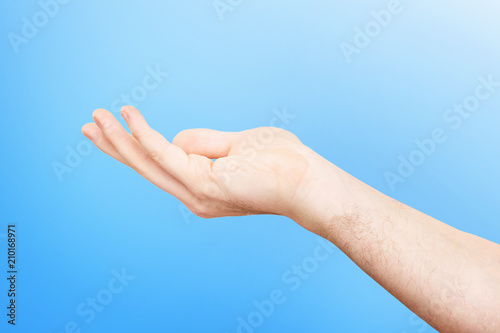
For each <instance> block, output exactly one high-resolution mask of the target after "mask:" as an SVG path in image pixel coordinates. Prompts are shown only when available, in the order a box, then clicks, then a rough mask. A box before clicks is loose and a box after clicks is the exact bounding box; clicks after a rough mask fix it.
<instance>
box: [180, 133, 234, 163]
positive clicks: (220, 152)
mask: <svg viewBox="0 0 500 333" xmlns="http://www.w3.org/2000/svg"><path fill="white" fill-rule="evenodd" d="M238 135H239V133H236V132H221V131H215V130H211V129H189V130H185V131H182V132H180V133H179V134H177V136H176V137H175V138H174V140H173V141H172V143H173V144H174V145H176V146H178V147H180V148H182V150H184V151H185V152H186V154H197V155H202V156H206V157H208V158H210V159H212V158H221V157H226V156H228V154H229V152H230V151H231V147H232V145H234V144H235V142H236V140H237V138H238Z"/></svg>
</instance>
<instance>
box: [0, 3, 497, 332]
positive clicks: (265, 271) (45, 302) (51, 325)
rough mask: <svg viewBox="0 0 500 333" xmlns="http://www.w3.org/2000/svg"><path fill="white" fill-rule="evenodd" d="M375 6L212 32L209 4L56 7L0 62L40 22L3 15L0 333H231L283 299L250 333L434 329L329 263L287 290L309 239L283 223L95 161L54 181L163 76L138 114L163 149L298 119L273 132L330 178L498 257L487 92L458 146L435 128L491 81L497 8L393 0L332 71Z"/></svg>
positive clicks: (284, 15)
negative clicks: (200, 209) (479, 243)
mask: <svg viewBox="0 0 500 333" xmlns="http://www.w3.org/2000/svg"><path fill="white" fill-rule="evenodd" d="M233 3H235V2H233ZM387 4H388V1H355V2H353V1H325V0H312V1H293V0H292V1H290V0H289V1H282V0H276V1H272V2H270V1H264V0H253V1H243V2H241V3H240V4H236V5H235V6H233V7H234V8H233V10H232V11H228V12H226V13H225V15H224V16H223V19H221V17H220V16H219V15H218V13H217V11H216V10H215V9H214V6H213V4H212V1H210V0H206V1H187V0H185V1H117V0H114V1H106V2H105V3H103V1H70V2H69V3H67V4H64V5H60V8H59V9H58V11H57V13H55V15H54V16H53V17H50V18H49V20H48V22H42V23H46V24H45V25H43V26H42V27H40V28H39V29H38V32H37V33H36V34H35V35H34V36H32V38H29V39H27V43H23V44H22V45H19V48H18V52H15V48H14V47H13V46H12V44H11V43H10V42H9V37H8V36H9V33H15V34H19V35H20V34H21V30H22V28H23V24H24V23H23V17H26V18H27V19H28V20H29V21H31V22H33V19H34V18H33V16H34V15H35V16H36V14H37V13H38V12H39V11H40V10H41V7H40V4H39V3H38V2H37V1H34V0H29V1H17V2H9V3H8V4H7V3H5V2H4V3H3V4H2V5H1V6H2V10H0V29H1V35H2V36H3V37H2V38H1V39H0V51H1V57H2V61H1V63H0V66H1V74H2V90H1V99H0V110H1V120H2V125H1V130H0V142H1V151H2V163H1V164H0V182H1V183H0V185H1V189H2V191H1V205H2V206H1V207H2V209H1V219H0V220H1V224H0V227H1V229H0V242H1V243H0V247H1V249H2V250H1V251H0V252H1V253H5V252H6V241H5V232H6V228H7V225H8V224H12V223H15V224H16V225H17V230H18V231H17V232H18V263H19V264H18V269H19V272H20V273H19V275H18V286H17V287H18V298H17V303H18V308H17V311H18V318H17V326H16V327H15V328H14V329H13V328H12V327H10V325H7V324H6V316H5V314H4V313H5V312H6V310H2V311H1V312H2V313H1V317H0V318H2V319H1V322H0V328H1V331H2V332H4V331H5V332H10V331H15V330H17V331H18V332H52V333H60V332H65V325H66V324H67V323H68V322H75V323H77V325H78V327H79V329H81V331H82V332H236V331H237V326H238V322H237V318H238V317H242V318H247V316H248V315H249V314H251V313H252V312H253V311H255V307H254V305H253V302H254V301H262V300H264V299H266V298H269V295H270V292H271V291H272V290H274V289H280V290H282V291H283V292H284V293H285V296H286V302H285V303H283V304H281V305H279V306H278V307H277V308H276V309H275V311H274V313H273V314H272V315H271V316H270V317H269V318H265V321H264V323H263V324H262V325H261V326H260V327H258V328H255V330H254V331H255V332H345V331H353V332H354V331H368V330H369V331H370V332H397V333H403V332H407V333H412V332H432V331H433V330H432V329H431V328H430V327H429V326H427V325H426V324H423V323H422V321H421V320H419V319H418V318H416V317H415V316H413V315H412V313H411V312H410V311H409V310H408V309H406V308H405V307H404V306H403V305H402V304H401V303H399V302H398V301H397V300H396V299H394V298H393V297H392V296H391V295H389V294H388V293H387V292H386V291H385V290H384V289H382V288H381V287H380V286H378V285H377V284H376V283H375V282H374V281H372V280H371V279H370V278H369V277H368V276H367V275H366V274H364V273H363V272H362V271H361V270H360V269H359V268H357V266H356V265H354V264H353V263H352V262H350V260H349V259H348V258H347V257H346V256H344V255H343V254H342V253H341V252H340V251H339V250H335V252H334V253H333V255H332V256H331V257H330V258H329V259H328V260H327V261H325V262H322V263H320V265H319V267H318V269H317V270H316V271H315V272H314V273H312V274H311V276H310V278H309V279H307V280H306V281H303V283H302V285H301V287H300V288H299V289H298V290H296V291H295V292H292V291H291V290H290V285H288V284H286V283H284V281H283V279H282V275H283V274H284V272H286V271H287V270H289V269H290V267H291V266H292V265H294V264H300V263H301V262H302V261H303V260H304V259H305V258H308V257H310V256H311V255H312V254H313V251H314V249H315V248H316V246H317V236H315V235H313V234H311V233H309V232H307V231H305V230H303V229H302V228H301V227H299V226H297V225H296V224H295V223H293V222H292V221H289V220H287V219H286V218H282V217H275V216H257V217H245V218H224V219H217V220H208V221H205V220H202V219H200V218H198V217H196V216H194V215H190V214H187V213H186V212H185V210H184V209H183V208H182V206H181V205H180V204H179V202H178V201H177V200H176V199H175V198H173V197H171V196H169V195H167V194H166V193H164V192H162V191H161V190H159V189H157V188H156V187H154V186H152V185H150V184H149V183H148V182H147V181H146V180H144V179H142V178H141V177H140V176H138V175H137V174H135V173H134V171H132V170H130V169H129V168H127V167H125V166H123V165H121V164H119V163H118V162H116V161H114V160H112V159H111V158H109V157H108V156H106V155H105V154H103V153H101V152H100V151H98V150H97V149H96V148H94V149H93V150H92V151H91V152H90V153H88V152H85V154H84V156H81V160H77V161H76V162H75V161H74V162H75V163H74V164H73V165H75V164H77V165H76V166H74V167H69V169H70V170H71V172H68V173H64V174H63V175H62V177H61V178H62V179H59V178H58V176H57V174H56V172H55V171H54V168H53V166H54V163H61V164H66V157H67V154H68V151H67V149H68V147H69V149H73V150H76V149H77V147H80V148H82V147H88V140H87V139H85V138H84V137H83V135H82V134H81V132H80V128H81V126H82V125H83V124H84V123H86V122H89V121H91V113H92V111H93V110H94V109H96V108H100V107H103V108H107V109H110V108H111V107H112V103H113V101H115V100H116V99H117V98H120V96H121V95H122V94H130V93H131V91H132V90H133V89H134V88H136V87H137V86H140V85H141V84H142V80H143V78H144V77H145V76H146V75H147V73H148V72H147V68H148V66H151V67H152V68H155V67H156V66H157V65H158V66H160V67H161V69H162V70H163V71H166V72H168V73H169V76H168V77H167V78H166V79H165V80H164V81H163V82H162V83H160V84H159V85H158V87H157V88H156V89H154V90H152V91H148V94H147V96H146V98H144V99H143V100H141V101H139V102H138V103H135V104H136V105H137V106H138V107H139V109H140V110H141V111H142V112H143V113H144V114H145V116H146V117H147V119H148V120H149V122H150V124H152V126H153V127H155V128H156V129H157V130H159V131H160V132H162V133H163V134H164V135H165V136H166V137H167V138H168V139H172V138H173V137H174V136H175V134H176V133H178V132H179V131H181V130H183V129H186V128H196V127H206V128H214V129H219V130H232V131H237V130H244V129H248V128H253V127H258V126H267V125H269V123H270V121H271V119H272V118H273V117H274V111H275V110H283V109H284V108H286V110H287V112H288V113H292V114H293V115H295V116H296V117H295V118H294V119H293V120H291V121H290V122H289V123H288V124H286V126H285V128H286V129H288V130H290V131H292V132H294V133H295V134H297V135H298V136H299V137H300V138H301V139H302V140H303V142H304V143H306V144H307V145H309V146H310V147H312V148H313V149H314V150H316V151H317V152H319V153H320V154H322V155H323V156H325V157H326V158H328V159H329V160H331V161H332V162H334V163H336V164H337V165H338V166H340V167H341V168H343V169H344V170H346V171H347V172H349V173H351V174H353V175H354V176H356V177H358V178H360V179H361V180H363V181H365V182H366V183H368V184H370V185H371V186H373V187H375V188H377V189H379V190H380V191H382V192H384V193H386V194H388V195H391V196H393V197H394V198H396V199H398V200H401V201H403V202H405V203H406V204H409V205H411V206H413V207H415V208H417V209H420V210H422V211H424V212H426V213H427V214H429V215H432V216H434V217H436V218H438V219H440V220H442V221H445V222H446V223H449V224H451V225H453V226H455V227H457V228H460V229H462V230H464V231H467V232H471V233H474V234H477V235H479V236H482V237H486V238H488V239H490V240H492V241H495V242H500V228H499V226H498V221H499V218H500V213H499V211H498V194H497V193H498V185H499V184H500V176H499V174H498V170H500V158H499V157H498V156H499V155H498V148H499V144H500V132H499V131H498V125H499V121H500V113H499V112H498V106H499V100H500V89H499V91H497V92H495V93H494V94H493V95H492V96H491V98H489V99H488V100H486V101H484V102H482V103H481V106H480V108H479V109H478V110H477V111H476V112H474V113H473V114H472V116H471V117H470V118H468V119H466V120H464V122H463V125H462V126H461V127H460V128H459V129H457V130H454V129H453V128H452V127H451V126H450V124H449V123H447V122H445V121H444V120H443V114H444V113H445V112H446V110H447V109H449V108H450V107H452V106H453V105H454V104H456V103H461V102H462V101H463V100H464V99H465V98H466V97H467V96H469V95H471V94H472V93H474V90H475V88H476V87H477V86H478V84H479V81H478V77H480V76H484V77H487V76H488V75H493V77H494V78H496V79H499V80H500V63H499V61H498V59H499V56H500V44H499V42H498V29H499V28H500V21H498V14H499V8H500V6H499V5H498V4H496V3H495V2H492V1H474V2H465V1H451V0H448V1H433V2H431V1H409V0H402V1H401V7H402V8H403V10H402V11H401V12H400V13H399V14H398V15H394V17H393V19H392V21H391V23H390V24H389V25H388V26H387V27H385V28H384V29H383V30H382V31H381V32H380V34H378V36H376V37H375V38H373V39H372V41H371V43H370V45H369V46H368V47H366V48H364V49H362V50H361V51H360V53H359V54H356V55H354V56H353V57H352V61H351V62H350V63H349V62H347V61H346V58H345V57H344V55H343V53H342V51H341V48H340V45H341V43H342V42H348V43H351V44H352V43H353V40H354V36H355V28H356V27H360V28H364V27H365V25H366V24H367V23H368V22H370V21H371V20H373V18H372V16H371V15H370V12H371V11H372V10H381V9H383V8H386V7H387ZM38 19H43V17H42V16H41V17H39V18H38ZM11 36H12V35H11ZM273 110H274V111H273ZM434 128H442V129H443V130H445V132H446V134H447V137H448V139H447V141H446V142H445V143H443V144H441V145H439V146H438V147H437V149H436V152H435V153H434V154H432V155H431V156H429V157H428V158H427V159H426V161H425V163H424V164H423V165H421V166H419V167H418V168H416V170H415V172H414V174H413V175H411V177H408V178H407V179H406V181H405V182H404V183H401V184H398V185H397V186H396V188H395V189H394V190H392V189H391V188H390V187H389V185H388V183H387V182H386V179H385V177H384V174H385V173H386V172H388V171H390V172H396V169H397V167H398V164H399V161H398V157H399V156H400V155H402V156H405V157H408V156H409V154H410V153H411V152H412V151H413V150H414V149H416V146H415V143H414V141H415V140H416V139H424V138H428V137H429V136H430V133H431V132H432V130H433V129H434ZM2 256H4V255H2ZM0 260H1V263H2V264H1V267H2V268H1V269H2V273H1V274H2V275H1V276H4V274H5V270H6V259H4V258H0ZM122 268H124V269H125V270H126V272H127V274H129V275H133V276H134V277H135V279H134V280H132V281H130V283H129V284H128V285H127V286H126V288H125V289H123V291H122V292H121V293H119V294H116V295H114V297H113V300H112V301H111V302H110V303H109V304H108V305H106V306H105V307H104V309H103V310H102V311H101V312H98V313H96V316H95V319H94V320H92V321H91V322H90V323H86V322H85V319H86V317H82V316H80V315H78V314H77V311H76V308H77V306H78V305H79V304H81V303H82V302H85V301H86V299H87V298H88V297H96V295H97V294H98V293H99V292H100V291H102V290H103V288H106V286H107V284H108V282H109V281H111V279H112V278H113V273H112V271H113V270H118V271H121V270H122ZM1 281H2V282H1V283H0V288H1V289H0V295H2V296H1V297H0V302H2V303H1V306H0V308H1V309H5V306H6V304H7V301H8V300H7V297H6V290H7V283H6V280H5V278H2V279H1Z"/></svg>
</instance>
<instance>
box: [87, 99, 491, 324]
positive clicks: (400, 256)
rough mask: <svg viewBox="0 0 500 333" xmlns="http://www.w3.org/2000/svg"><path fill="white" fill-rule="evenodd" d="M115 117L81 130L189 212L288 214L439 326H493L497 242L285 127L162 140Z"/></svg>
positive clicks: (135, 121) (134, 118) (131, 111)
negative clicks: (366, 177) (380, 183)
mask: <svg viewBox="0 0 500 333" xmlns="http://www.w3.org/2000/svg"><path fill="white" fill-rule="evenodd" d="M121 114H122V117H123V118H124V119H125V121H126V122H127V124H128V127H129V129H130V131H131V133H132V134H129V133H128V132H127V131H126V130H125V129H124V128H123V127H122V126H121V125H120V123H119V122H118V120H116V118H115V117H114V116H113V115H112V114H111V113H110V112H108V111H106V110H103V109H98V110H96V111H94V113H93V118H94V123H89V124H86V125H85V126H83V128H82V132H83V134H84V135H85V136H87V137H88V138H89V139H90V140H92V141H93V142H94V144H95V145H96V146H97V147H98V148H99V149H101V150H102V151H103V152H105V153H106V154H108V155H110V156H111V157H113V158H115V159H116V160H118V161H120V162H122V163H124V164H126V165H128V166H130V167H131V168H133V169H134V170H136V171H137V172H138V173H139V174H140V175H141V176H143V177H145V178H146V179H148V180H149V181H150V182H151V183H153V184H155V185H156V186H158V187H160V188H161V189H163V190H164V191H166V192H168V193H170V194H172V195H173V196H175V197H177V198H178V199H179V200H180V201H181V202H183V203H184V204H185V205H186V206H187V207H188V208H189V209H190V210H191V211H192V212H193V213H195V214H196V215H198V216H201V217H203V218H214V217H223V216H242V215H252V214H278V215H283V216H287V217H289V218H291V219H292V220H294V221H295V222H297V223H298V224H300V225H301V226H303V227H304V228H306V229H308V230H310V231H312V232H314V233H316V234H318V235H320V236H322V237H324V238H326V239H328V240H329V241H331V242H332V243H334V244H335V245H336V246H337V247H338V248H339V249H340V250H342V251H343V252H344V253H345V254H346V255H348V256H349V257H350V258H351V259H352V260H353V261H354V262H355V263H356V264H357V265H358V266H359V267H360V268H361V269H362V270H363V271H365V272H366V273H367V274H369V275H370V276H371V277H372V278H373V279H374V280H376V281H377V282H378V283H379V284H380V285H382V286H383V287H384V288H385V289H386V290H387V291H388V292H390V293H391V294H392V295H393V296H395V297H396V298H397V299H399V300H400V301H401V302H402V303H403V304H405V305H406V306H407V307H408V308H409V309H410V310H412V311H413V312H415V313H416V314H417V315H418V316H420V317H421V318H422V319H423V320H425V321H426V322H427V323H429V324H430V325H432V326H433V327H434V328H436V329H437V330H439V331H440V332H500V245H498V244H495V243H492V242H490V241H488V240H485V239H482V238H479V237H477V236H474V235H471V234H467V233H465V232H462V231H459V230H457V229H455V228H453V227H451V226H448V225H446V224H444V223H442V222H440V221H438V220H436V219H434V218H432V217H430V216H427V215H425V214H423V213H421V212H419V211H417V210H415V209H413V208H411V207H408V206H406V205H404V204H402V203H400V202H398V201H396V200H394V199H391V198H389V197H387V196H385V195H384V194H382V193H380V192H378V191H377V190H375V189H373V188H372V187H370V186H368V185H366V184H364V183H363V182H361V181H359V180H357V179H356V178H354V177H352V176H351V175H349V174H348V173H346V172H344V171H343V170H341V169H339V168H338V167H336V166H335V165H333V164H332V163H330V162H328V161H327V160H325V159H324V158H322V157H321V156H320V155H318V154H316V153H315V152H314V151H312V150H311V149H309V148H308V147H306V146H305V145H303V144H302V143H301V142H300V140H299V139H298V138H297V137H296V136H295V135H293V134H292V133H290V132H287V131H285V130H282V129H278V128H271V127H266V128H258V129H252V130H248V131H244V132H238V133H228V132H218V131H213V130H207V129H195V130H187V131H183V132H181V133H179V134H178V135H177V136H176V137H175V138H174V140H173V142H172V143H170V142H168V141H167V140H166V139H165V138H164V137H163V136H162V135H161V134H159V133H158V132H156V131H154V130H152V129H151V128H150V127H149V126H148V124H147V123H146V121H145V120H144V118H143V116H142V115H141V114H140V113H139V111H138V110H137V109H135V108H134V107H131V106H125V107H123V108H122V112H121ZM212 159H215V161H212Z"/></svg>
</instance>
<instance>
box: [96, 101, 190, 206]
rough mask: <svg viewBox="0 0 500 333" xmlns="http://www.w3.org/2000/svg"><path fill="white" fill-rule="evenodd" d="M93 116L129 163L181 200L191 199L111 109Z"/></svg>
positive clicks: (97, 111) (98, 111)
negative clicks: (124, 126) (125, 127)
mask: <svg viewBox="0 0 500 333" xmlns="http://www.w3.org/2000/svg"><path fill="white" fill-rule="evenodd" d="M92 117H93V118H94V121H95V122H96V124H97V126H99V128H100V130H101V131H102V133H103V135H104V136H105V137H106V138H107V139H108V140H109V142H110V143H111V144H112V145H113V147H115V149H116V151H117V152H118V153H119V155H120V156H122V158H123V160H124V161H125V162H126V164H127V165H129V166H130V167H131V168H133V169H134V170H135V171H137V173H139V174H140V175H141V176H143V177H144V178H146V179H147V180H149V181H150V182H151V183H153V184H155V185H156V186H158V187H160V188H161V189H163V190H164V191H166V192H168V193H170V194H172V195H174V196H175V197H177V198H179V199H180V200H181V201H183V202H184V201H185V200H187V199H189V197H190V194H189V192H188V191H187V189H186V187H185V186H184V185H183V184H182V183H180V182H179V181H178V180H177V179H175V178H174V177H172V176H171V175H170V174H168V172H166V171H165V170H163V169H162V168H161V167H160V166H159V165H158V164H157V163H155V161H153V159H151V157H150V156H149V155H148V153H147V152H146V151H145V150H144V149H143V148H142V146H141V145H140V144H139V143H138V142H137V140H136V139H135V138H134V137H133V136H131V135H130V134H129V133H128V132H127V131H126V130H125V129H124V128H123V127H122V125H121V124H120V123H119V122H118V120H117V119H116V118H115V117H114V116H113V115H112V114H111V113H110V112H109V111H106V110H104V109H97V110H95V111H94V113H93V115H92Z"/></svg>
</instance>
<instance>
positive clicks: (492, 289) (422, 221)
mask: <svg viewBox="0 0 500 333" xmlns="http://www.w3.org/2000/svg"><path fill="white" fill-rule="evenodd" d="M319 164H320V165H321V169H323V170H322V172H323V175H322V179H323V180H322V181H321V182H319V183H315V182H313V183H314V184H317V185H316V186H315V188H314V189H313V192H308V194H307V196H305V197H304V198H302V199H303V200H302V202H301V206H302V210H301V211H299V212H298V213H297V214H295V215H294V216H293V217H292V218H294V219H296V221H297V222H298V223H299V224H301V225H303V226H305V227H306V228H308V229H310V230H311V231H313V232H315V233H317V234H319V235H321V236H323V237H325V238H327V239H328V240H330V241H331V242H332V243H334V244H335V245H336V246H337V247H339V249H340V250H342V251H343V252H344V253H345V254H346V255H348V256H349V257H350V258H351V259H352V260H353V261H354V262H355V263H356V264H357V265H358V266H359V267H360V268H361V269H362V270H363V271H365V272H366V273H367V274H368V275H370V276H371V277H372V278H373V279H375V280H376V281H377V282H378V283H379V284H380V285H382V286H383V287H384V288H385V289H386V290H388V291H389V292H390V293H391V294H393V295H394V296H395V297H396V298H398V299H399V300H400V301H401V302H402V303H404V304H405V305H406V306H407V307H408V308H410V309H411V310H412V311H413V312H415V313H416V314H417V315H419V316H420V317H421V318H422V319H424V320H426V321H427V322H428V323H429V324H431V325H433V326H434V327H436V328H437V329H438V330H440V331H453V332H461V331H463V332H473V331H476V332H477V331H478V329H480V330H479V331H482V332H487V331H498V330H499V329H500V246H499V245H497V244H495V243H492V242H489V241H487V240H484V239H482V238H479V237H476V236H473V235H470V234H467V233H464V232H462V231H459V230H457V229H455V228H453V227H451V226H448V225H446V224H444V223H442V222H439V221H437V220H436V219H434V218H432V217H429V216H427V215H425V214H423V213H421V212H418V211H416V210H414V209H412V208H411V207H408V206H406V205H404V204H402V203H400V202H398V201H396V200H394V199H391V198H389V197H387V196H385V195H383V194H382V193H380V192H378V191H376V190H375V189H373V188H371V187H369V186H368V185H366V184H364V183H362V182H360V181H359V180H357V179H355V178H354V177H352V176H350V175H348V174H347V173H345V172H343V171H342V170H340V169H338V168H337V167H335V166H334V165H332V164H330V163H327V162H326V161H322V162H319ZM316 172H318V173H319V172H320V171H319V170H317V171H316ZM326 175H328V176H326ZM325 176H326V179H325ZM332 198H333V200H334V201H335V202H332ZM311 212H320V213H311Z"/></svg>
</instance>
